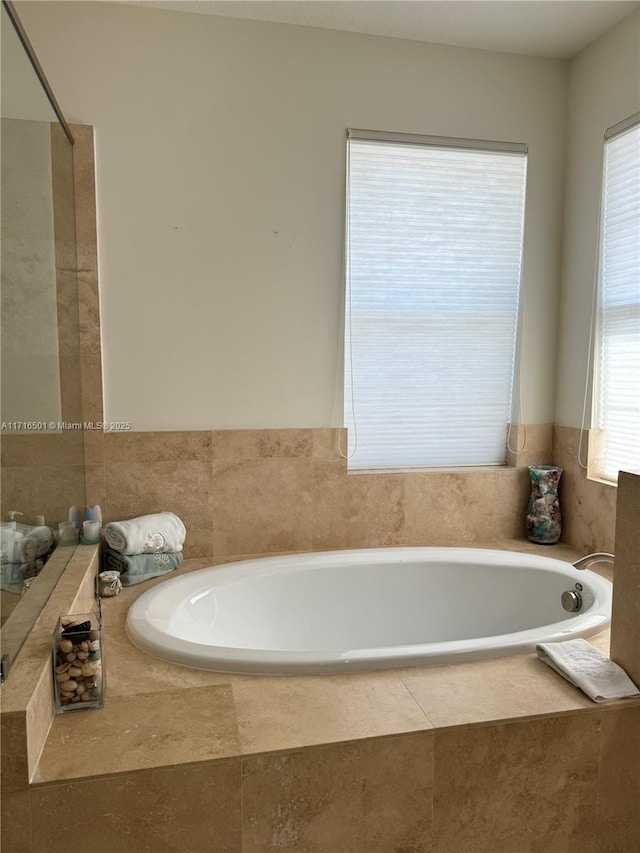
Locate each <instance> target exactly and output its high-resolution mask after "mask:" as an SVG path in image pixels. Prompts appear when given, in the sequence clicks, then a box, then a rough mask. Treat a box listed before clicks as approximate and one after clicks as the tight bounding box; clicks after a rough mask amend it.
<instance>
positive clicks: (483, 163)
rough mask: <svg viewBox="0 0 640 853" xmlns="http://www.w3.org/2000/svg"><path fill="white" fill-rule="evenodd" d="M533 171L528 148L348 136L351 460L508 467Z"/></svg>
mask: <svg viewBox="0 0 640 853" xmlns="http://www.w3.org/2000/svg"><path fill="white" fill-rule="evenodd" d="M526 165H527V156H526V146H524V145H520V144H510V143H498V142H496V143H491V142H482V141H476V140H458V139H443V138H439V137H422V136H412V135H400V134H384V133H377V132H375V131H357V130H350V131H349V133H348V143H347V235H346V306H345V396H344V412H345V425H346V426H347V427H348V428H349V467H350V468H353V469H375V468H410V467H432V466H433V467H444V466H468V465H503V464H504V463H505V456H506V436H507V428H508V423H509V421H510V419H511V404H512V390H513V381H514V363H515V352H516V331H517V325H518V295H519V287H520V272H521V262H522V242H523V227H524V204H525V183H526Z"/></svg>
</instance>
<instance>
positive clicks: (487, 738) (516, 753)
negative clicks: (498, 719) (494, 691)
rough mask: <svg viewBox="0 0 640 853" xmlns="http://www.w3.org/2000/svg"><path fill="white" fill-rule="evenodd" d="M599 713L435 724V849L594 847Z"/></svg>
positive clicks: (562, 850) (576, 851)
mask: <svg viewBox="0 0 640 853" xmlns="http://www.w3.org/2000/svg"><path fill="white" fill-rule="evenodd" d="M599 726H600V714H598V713H583V714H580V715H575V716H564V717H556V718H547V719H543V720H531V721H527V722H519V723H508V724H505V725H495V726H479V727H463V728H459V729H455V730H453V729H452V730H449V731H436V747H435V763H434V802H433V835H434V853H452V851H464V853H488V851H491V853H516V851H517V853H593V851H595V849H596V848H595V837H596V813H595V805H596V789H597V774H598V742H599Z"/></svg>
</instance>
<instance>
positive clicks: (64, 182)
mask: <svg viewBox="0 0 640 853" xmlns="http://www.w3.org/2000/svg"><path fill="white" fill-rule="evenodd" d="M1 34H2V45H1V47H2V52H1V61H2V78H1V80H2V98H1V107H2V109H1V131H0V132H1V140H0V141H1V152H2V180H1V188H2V256H1V270H2V288H1V317H2V337H1V379H2V382H1V386H0V420H1V421H2V430H1V433H0V436H1V445H2V446H1V467H2V497H1V501H0V517H1V522H2V527H1V528H0V535H1V537H2V552H1V553H2V564H1V569H2V575H1V579H2V580H1V583H0V587H1V588H0V604H1V621H0V624H1V626H2V627H1V630H0V642H1V643H2V664H3V675H4V676H6V673H7V670H8V668H9V666H10V664H11V661H12V660H13V659H14V658H15V656H16V655H17V653H18V651H19V650H20V647H21V645H22V643H23V642H24V639H25V638H26V636H27V634H28V633H29V631H30V630H31V627H32V625H33V623H34V622H35V620H36V619H37V617H38V615H39V613H40V610H41V609H42V607H43V606H44V604H45V603H46V601H47V599H48V597H49V595H50V594H51V591H52V590H53V588H54V587H55V585H56V583H57V581H58V579H59V577H60V575H61V574H62V571H63V570H64V568H65V565H66V564H67V562H68V560H69V558H70V556H71V554H72V553H73V551H74V548H73V547H69V546H67V547H58V548H56V549H55V551H53V552H52V554H51V553H50V552H51V551H52V548H54V547H55V542H54V541H53V531H54V530H55V531H57V529H58V524H59V523H60V522H64V521H67V520H68V518H69V508H70V507H72V506H75V507H78V508H80V509H81V510H82V509H83V507H84V505H85V495H84V447H83V434H82V429H81V427H82V423H81V422H82V397H81V385H80V329H79V310H78V285H77V263H76V243H75V233H76V229H75V200H74V174H73V137H72V135H71V131H70V130H69V127H68V125H67V124H66V122H65V121H64V118H63V116H62V114H61V112H60V109H59V107H58V105H57V103H56V101H55V98H54V97H53V94H52V92H51V90H50V88H49V85H48V83H47V81H46V78H45V76H44V73H43V72H42V69H41V67H40V65H39V63H38V60H37V58H36V57H35V54H34V53H33V49H32V47H31V45H30V43H29V40H28V37H27V35H26V33H25V32H24V30H23V28H22V25H21V23H20V21H19V18H18V17H17V14H16V12H15V9H14V8H13V4H12V3H10V2H5V0H3V4H2V29H1ZM11 513H16V515H15V516H14V518H15V521H16V525H15V527H14V526H13V525H12V524H10V523H9V517H10V514H11ZM47 528H49V529H50V531H51V532H50V533H49V532H48V531H47ZM34 543H35V544H34Z"/></svg>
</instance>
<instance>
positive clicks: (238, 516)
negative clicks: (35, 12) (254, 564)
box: [213, 449, 313, 554]
mask: <svg viewBox="0 0 640 853" xmlns="http://www.w3.org/2000/svg"><path fill="white" fill-rule="evenodd" d="M214 453H215V449H214ZM213 466H214V467H213V531H214V553H215V554H259V553H273V552H282V551H306V550H311V542H312V526H313V507H312V467H311V466H312V462H311V459H308V458H305V457H302V458H300V457H294V458H288V457H284V458H283V457H279V458H266V459H258V460H247V461H244V462H238V463H232V462H225V461H215V462H214V463H213Z"/></svg>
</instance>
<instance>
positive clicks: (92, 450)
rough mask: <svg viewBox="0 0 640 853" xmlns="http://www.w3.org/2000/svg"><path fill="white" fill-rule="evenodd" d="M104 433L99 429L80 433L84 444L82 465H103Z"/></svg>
mask: <svg viewBox="0 0 640 853" xmlns="http://www.w3.org/2000/svg"><path fill="white" fill-rule="evenodd" d="M104 436H105V434H104V432H103V431H102V430H101V429H87V430H84V431H83V433H82V438H83V442H84V464H85V465H103V464H104Z"/></svg>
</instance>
